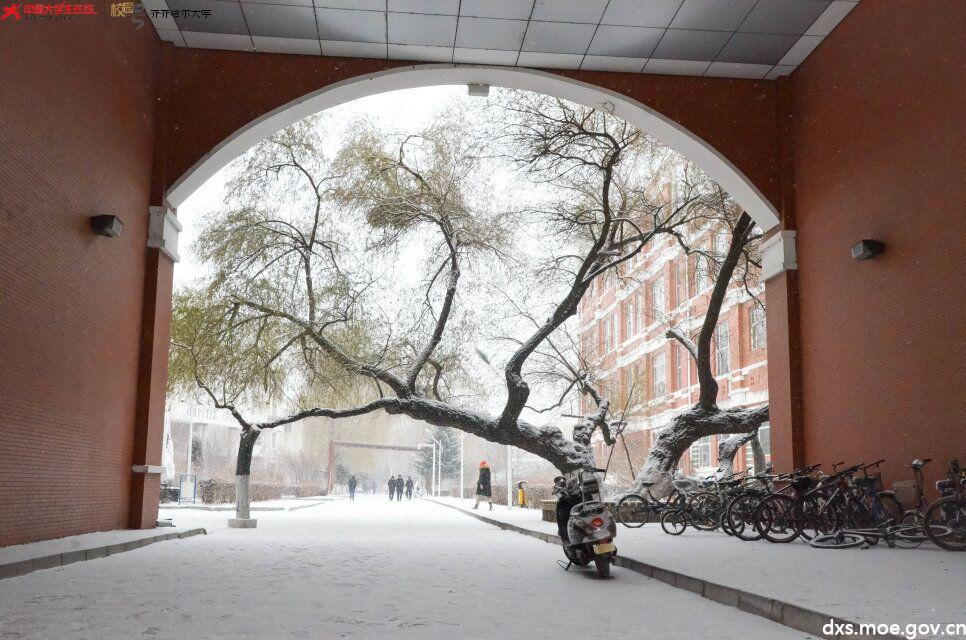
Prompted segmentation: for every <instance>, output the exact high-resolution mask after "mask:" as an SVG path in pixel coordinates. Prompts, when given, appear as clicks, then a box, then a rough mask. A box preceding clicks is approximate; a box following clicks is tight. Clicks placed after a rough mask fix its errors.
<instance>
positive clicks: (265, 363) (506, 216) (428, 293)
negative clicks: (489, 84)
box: [171, 92, 767, 517]
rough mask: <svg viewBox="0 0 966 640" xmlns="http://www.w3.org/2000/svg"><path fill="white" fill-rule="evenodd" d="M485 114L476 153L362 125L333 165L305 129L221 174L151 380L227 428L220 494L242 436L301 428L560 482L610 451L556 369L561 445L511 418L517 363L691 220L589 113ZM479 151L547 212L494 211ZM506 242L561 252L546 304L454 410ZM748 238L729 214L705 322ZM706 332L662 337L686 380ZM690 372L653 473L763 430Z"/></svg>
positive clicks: (529, 102)
mask: <svg viewBox="0 0 966 640" xmlns="http://www.w3.org/2000/svg"><path fill="white" fill-rule="evenodd" d="M494 108H495V109H497V110H498V118H497V120H498V121H499V130H498V131H497V132H495V133H492V134H491V135H490V136H489V137H486V136H484V137H482V138H481V137H479V136H475V135H472V134H471V132H470V131H469V128H468V126H467V125H466V124H465V122H464V121H461V120H460V119H458V118H452V117H451V118H442V119H440V121H439V122H438V123H437V124H435V125H434V126H432V127H429V128H428V129H427V130H425V131H422V132H420V133H418V134H407V135H399V136H395V135H388V134H384V133H382V132H379V131H377V130H375V129H372V128H371V127H367V126H365V125H364V124H363V125H360V126H359V127H358V133H357V134H356V135H355V136H354V137H353V139H352V140H350V141H349V142H348V143H347V144H345V145H344V146H343V147H342V149H341V150H340V151H339V153H338V154H337V155H335V156H334V157H330V156H329V155H328V154H327V153H326V151H325V149H326V145H325V144H324V143H323V141H322V140H321V138H320V133H319V132H320V131H321V130H323V128H324V127H323V126H322V125H321V124H320V123H319V122H318V121H317V120H316V119H308V120H306V121H303V122H301V123H297V124H296V125H293V126H292V127H289V128H287V129H285V130H283V131H280V132H278V133H276V134H275V135H273V136H271V137H270V138H268V139H267V140H265V141H263V142H262V143H260V144H258V145H256V147H255V148H254V149H253V150H252V151H251V152H249V153H248V154H246V156H245V157H244V158H243V159H242V161H241V163H240V164H239V165H237V166H236V172H235V175H234V177H233V179H232V180H231V181H230V182H229V184H228V198H227V199H226V204H227V207H226V209H225V210H223V211H218V212H215V213H213V214H212V215H211V216H209V218H208V219H207V220H206V225H205V231H204V232H203V234H202V236H201V238H200V240H199V242H198V244H197V254H198V256H199V258H200V259H201V261H202V262H203V263H204V264H205V265H206V266H207V267H208V273H207V276H206V278H205V281H204V283H203V284H202V285H201V286H200V287H198V288H197V289H195V290H192V291H189V292H187V293H185V294H183V295H180V296H178V297H177V298H176V300H175V307H176V310H175V322H174V330H173V339H174V343H175V348H174V349H173V357H172V375H171V378H172V381H173V384H175V385H181V386H182V387H184V386H189V385H194V386H196V387H197V388H198V389H200V390H201V391H202V392H203V393H204V394H205V395H206V396H207V397H208V398H209V399H210V401H211V402H212V403H213V404H214V405H215V406H216V407H219V408H224V409H227V410H228V411H230V412H231V414H232V415H233V416H234V417H235V419H236V421H238V423H239V424H240V425H241V427H242V435H241V440H240V444H239V452H238V463H237V469H236V474H237V476H238V483H237V486H238V487H243V486H247V481H248V476H249V475H250V470H251V453H252V449H253V447H254V443H255V441H256V439H257V438H258V435H259V433H261V432H262V431H263V430H266V429H272V428H275V427H278V426H280V425H284V424H289V423H292V422H296V421H299V420H302V419H304V418H308V417H326V418H333V419H343V418H349V417H355V416H363V415H366V414H370V413H372V412H376V411H384V412H386V413H389V414H395V415H405V416H409V417H410V418H413V419H416V420H420V421H423V422H425V423H428V424H431V425H436V426H440V427H452V428H455V429H460V430H462V431H466V432H469V433H471V434H474V435H477V436H479V437H481V438H484V439H486V440H489V441H491V442H497V443H501V444H507V445H513V446H516V447H519V448H521V449H524V450H526V451H529V452H531V453H534V454H536V455H538V456H540V457H542V458H544V459H546V460H548V461H550V462H551V463H552V464H554V465H555V466H556V467H557V468H559V469H560V470H562V471H569V470H573V469H578V468H588V467H593V466H594V459H593V455H592V450H591V447H590V444H591V439H592V436H593V434H594V432H595V431H596V430H597V429H598V428H600V429H601V430H602V432H603V435H604V438H605V440H606V441H607V442H613V439H612V436H611V433H610V425H611V424H612V423H613V422H614V421H615V420H616V421H617V422H620V421H621V419H622V417H621V416H620V415H616V416H615V415H614V414H615V411H614V410H613V409H612V404H613V401H612V399H611V398H609V397H607V395H606V393H602V392H601V390H600V389H598V388H597V387H596V386H595V384H594V380H592V378H591V377H590V375H589V374H588V372H587V371H584V370H581V369H580V368H575V369H572V370H570V371H569V375H570V376H571V377H572V380H573V384H572V385H571V388H572V389H577V390H579V392H580V393H582V394H584V395H586V396H588V397H590V398H591V399H592V401H593V409H592V410H591V411H589V412H588V413H587V414H586V415H584V416H582V417H581V418H580V419H579V421H578V423H577V425H576V426H575V427H574V428H573V435H572V438H570V437H567V436H566V435H565V434H564V432H563V430H562V429H561V427H559V426H555V425H552V424H544V425H537V424H534V423H533V422H530V421H527V420H525V419H523V418H522V417H521V416H522V414H523V412H524V411H525V410H528V409H530V408H532V407H529V400H530V396H531V386H530V383H531V382H535V381H539V379H540V376H539V375H534V374H533V371H532V367H539V366H540V363H539V360H540V358H539V357H537V358H533V356H534V355H535V354H536V353H537V352H538V351H541V352H543V353H544V354H547V353H552V352H553V351H554V350H555V349H556V346H555V344H556V343H555V338H554V336H555V335H557V334H558V333H559V332H561V331H562V329H563V328H564V325H565V324H566V323H567V322H568V321H569V320H570V319H572V318H574V316H575V315H576V313H577V310H578V305H579V303H580V301H581V299H582V298H583V297H584V295H585V294H586V293H587V291H588V289H589V288H590V287H591V285H592V283H593V282H594V281H595V280H596V279H599V278H602V277H605V276H607V275H608V274H613V275H614V276H615V277H622V276H621V274H622V273H623V269H624V268H625V267H626V265H627V263H628V261H630V260H631V259H633V258H634V257H635V256H636V255H638V254H640V252H641V251H642V250H643V248H644V247H645V246H646V245H647V243H648V242H650V241H651V240H652V239H653V238H655V237H657V236H658V235H660V234H668V235H670V236H673V237H675V238H677V239H678V241H679V242H681V243H682V246H686V244H685V243H686V239H687V237H688V232H689V230H690V229H693V228H694V227H695V226H697V225H700V224H703V223H704V222H705V219H706V217H707V214H706V208H701V207H696V206H693V205H694V204H695V203H696V201H697V200H698V197H699V194H698V193H697V192H695V193H694V194H688V195H686V196H685V197H682V198H681V199H680V201H679V202H676V203H674V205H673V206H665V204H664V203H653V202H651V201H650V200H649V198H648V196H647V189H646V185H645V184H643V183H642V181H641V176H642V175H644V174H646V173H647V172H646V169H647V164H648V162H649V160H650V158H652V156H653V152H654V149H655V148H656V147H657V146H658V145H657V143H656V142H655V141H653V140H652V139H650V138H649V137H648V136H646V135H645V134H644V133H643V132H642V131H640V130H638V129H636V128H634V127H632V126H630V125H628V124H627V123H625V122H623V121H621V120H619V119H617V118H615V117H613V116H612V115H611V114H609V113H608V112H607V110H606V109H589V108H584V107H578V106H576V105H573V104H570V103H566V102H564V101H561V100H557V99H554V98H550V97H547V96H542V95H538V94H528V93H517V92H505V93H502V94H501V97H500V99H499V100H497V101H495V104H494ZM494 144H496V145H498V146H499V148H500V149H502V151H501V152H500V153H502V154H503V156H504V157H507V158H510V159H512V160H513V161H514V162H515V163H516V164H517V165H518V166H519V167H520V168H521V169H523V171H524V173H525V175H526V176H527V179H528V180H530V181H531V183H532V184H533V185H547V186H549V187H552V188H553V189H552V191H553V193H554V194H555V195H554V197H552V198H550V199H549V202H546V203H545V204H544V205H543V206H540V207H529V206H528V207H507V206H500V205H499V203H494V202H493V199H492V197H491V194H490V193H489V192H488V191H487V190H486V188H485V179H483V178H481V174H485V166H484V165H485V162H486V159H487V158H488V157H492V156H493V155H494V152H493V145H494ZM514 229H515V230H516V231H517V233H518V234H519V233H523V234H530V236H532V237H538V236H544V237H546V238H548V239H549V240H550V241H551V242H556V243H557V244H556V246H558V247H561V248H562V250H561V251H559V252H557V253H555V254H554V255H552V256H550V258H549V259H548V260H546V261H545V263H544V265H543V267H542V268H541V269H539V270H538V272H537V274H536V276H537V279H538V280H540V284H541V286H542V287H543V288H544V289H545V290H546V291H550V292H552V293H553V295H552V296H550V298H551V299H550V301H549V302H548V303H547V304H545V305H544V306H543V307H542V308H541V311H542V312H543V313H542V315H541V316H540V317H541V319H539V320H537V319H536V318H537V316H536V315H533V316H532V318H531V319H533V322H532V325H531V327H530V328H529V330H527V331H526V332H525V333H524V334H523V335H522V336H521V337H519V338H518V339H517V343H516V344H515V345H514V348H513V349H512V352H511V353H509V355H508V357H507V358H506V362H505V365H503V367H502V378H503V381H502V383H503V389H504V393H505V395H506V400H505V402H504V404H503V407H502V409H501V410H500V411H499V412H498V413H496V414H489V413H486V412H483V411H481V410H479V409H478V407H477V406H475V405H474V404H473V397H472V395H471V394H467V393H466V390H467V389H468V388H471V387H472V380H471V378H472V374H471V372H469V371H468V370H467V367H466V363H467V362H468V360H469V359H470V358H471V355H470V354H469V353H468V349H470V348H471V347H470V345H471V344H472V341H471V340H469V339H468V335H467V332H468V331H471V330H472V329H473V327H474V325H473V322H472V319H471V317H470V316H471V314H470V312H469V311H468V310H466V309H465V305H463V306H461V305H460V304H459V301H460V295H459V292H460V290H461V287H463V288H465V286H466V285H464V284H463V283H464V280H465V274H467V273H471V274H472V273H478V272H479V271H480V270H481V269H484V268H487V267H488V265H491V264H496V263H500V262H504V263H506V262H508V261H510V262H512V258H511V256H509V255H508V246H509V244H510V240H511V238H510V231H511V230H514ZM750 233H751V224H750V218H748V216H747V215H742V216H741V217H740V218H739V219H738V221H737V223H736V224H735V226H734V239H735V240H734V242H733V245H732V249H733V253H734V255H732V252H729V255H728V257H727V258H726V259H725V260H724V261H723V263H722V265H721V268H720V270H719V282H718V283H717V284H716V286H715V292H714V293H713V294H712V301H713V302H714V301H715V300H717V303H716V304H717V309H720V304H721V300H722V299H723V296H724V291H725V289H726V288H727V283H728V282H729V281H730V278H731V276H732V274H733V272H734V270H735V267H736V265H737V264H738V257H739V255H740V254H741V252H742V251H743V250H744V248H745V247H746V245H747V242H748V241H749V237H750ZM414 245H419V246H420V247H421V250H422V252H423V253H422V254H421V255H423V256H424V257H425V259H424V261H423V265H422V268H424V269H425V277H424V279H423V280H422V285H421V291H420V292H419V293H418V295H417V292H416V291H415V290H414V289H409V288H406V287H405V286H403V284H401V282H402V280H403V277H402V276H403V275H404V274H402V273H401V270H403V269H405V267H401V266H400V265H402V264H404V262H403V261H402V258H403V254H404V253H405V252H406V250H407V248H409V247H412V246H414ZM409 268H415V267H413V266H410V267H409ZM512 270H513V269H512V268H510V269H509V271H512ZM722 283H723V284H722ZM719 289H720V291H719ZM411 302H415V303H416V304H415V306H416V311H413V310H412V306H413V305H412V304H408V303H411ZM716 318H717V310H715V311H714V312H710V311H709V316H708V318H706V321H705V324H706V326H705V328H703V329H702V332H701V335H700V336H699V339H698V342H697V344H696V345H694V344H692V343H691V342H690V340H689V339H687V338H686V337H683V336H682V337H681V338H679V339H681V340H682V341H683V342H684V343H685V345H686V346H688V345H690V347H689V348H690V349H691V351H692V352H693V354H694V357H695V358H696V360H697V361H698V363H699V370H702V369H701V367H702V363H704V364H707V362H708V352H709V345H710V332H711V330H712V329H713V327H714V323H715V322H716ZM709 323H710V324H709ZM709 327H710V328H709ZM531 360H532V363H531ZM565 360H566V358H564V359H563V361H565ZM533 363H535V364H533ZM565 368H566V367H565ZM708 372H709V373H708V374H707V375H704V374H702V401H701V403H699V406H698V407H696V408H695V409H694V410H693V411H691V412H689V413H688V416H689V417H688V418H687V420H686V421H682V422H681V424H682V425H685V422H686V428H683V429H681V430H678V431H680V433H679V435H678V436H676V437H675V438H666V437H664V436H662V438H664V440H663V441H661V440H659V444H661V443H662V442H663V444H662V448H661V450H662V451H666V452H667V457H668V458H670V457H671V456H673V454H674V452H675V451H677V450H678V448H680V447H681V446H686V445H683V444H682V443H684V442H685V441H687V442H688V444H690V441H688V440H687V439H688V438H690V437H691V436H693V435H694V434H698V433H700V434H702V435H703V434H704V433H705V432H707V433H726V432H727V433H733V432H739V431H742V430H747V428H748V425H750V424H751V423H753V422H755V421H756V420H758V418H759V417H760V416H761V415H764V416H765V417H767V409H766V410H765V412H764V414H761V412H760V411H759V412H757V413H756V412H745V413H742V412H735V411H722V410H719V409H717V408H716V406H715V405H714V396H715V393H716V390H717V385H716V383H715V382H714V378H713V376H711V375H710V369H708ZM528 380H529V381H528ZM255 399H262V400H271V401H272V402H273V403H275V406H279V407H282V406H283V405H284V408H285V413H284V414H283V415H281V417H278V418H276V419H272V420H268V421H263V422H259V423H253V422H251V421H249V420H248V419H246V417H245V415H244V411H243V409H242V407H243V406H244V405H245V404H246V403H250V402H251V401H253V400H255ZM682 420H684V419H683V418H682ZM759 423H760V422H759ZM676 432H677V431H676ZM654 455H655V454H654V453H652V458H653V457H654ZM676 460H677V458H674V460H673V461H672V464H673V462H676ZM652 466H653V465H652ZM656 468H661V469H663V463H661V464H657V467H656ZM239 491H242V489H239ZM243 501H244V500H243V496H242V493H239V516H240V517H247V507H246V512H245V513H242V510H241V503H242V502H243Z"/></svg>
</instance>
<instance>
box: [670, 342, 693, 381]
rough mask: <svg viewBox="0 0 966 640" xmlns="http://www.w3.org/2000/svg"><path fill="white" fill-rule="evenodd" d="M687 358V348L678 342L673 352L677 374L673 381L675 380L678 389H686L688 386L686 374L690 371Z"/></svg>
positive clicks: (688, 356)
mask: <svg viewBox="0 0 966 640" xmlns="http://www.w3.org/2000/svg"><path fill="white" fill-rule="evenodd" d="M689 358H690V355H688V350H687V349H686V348H685V346H684V345H683V344H679V345H678V346H677V350H676V351H675V354H674V360H675V363H674V365H675V374H676V376H677V377H676V380H675V382H677V385H678V389H686V388H687V387H688V386H690V385H689V384H688V380H687V376H688V375H690V373H691V363H690V362H689V360H688V359H689Z"/></svg>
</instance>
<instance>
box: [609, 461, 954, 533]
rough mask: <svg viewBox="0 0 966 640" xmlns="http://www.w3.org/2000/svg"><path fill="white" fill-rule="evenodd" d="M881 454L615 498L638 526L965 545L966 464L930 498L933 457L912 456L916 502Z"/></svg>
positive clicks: (681, 479) (676, 481) (678, 481)
mask: <svg viewBox="0 0 966 640" xmlns="http://www.w3.org/2000/svg"><path fill="white" fill-rule="evenodd" d="M883 462H884V460H877V461H876V462H872V463H869V464H865V463H862V464H855V465H852V466H849V467H843V465H844V462H838V463H835V464H833V465H832V468H831V473H825V472H824V471H823V470H822V468H821V467H822V465H818V464H817V465H813V466H811V467H806V468H803V469H796V470H795V471H793V472H791V473H781V474H775V473H771V469H770V468H769V469H767V470H766V471H765V472H763V473H758V474H755V475H748V474H746V473H745V472H738V473H735V474H732V475H730V476H727V477H725V478H717V479H715V478H705V479H702V480H696V479H694V478H689V477H687V476H683V475H675V476H674V477H673V478H672V479H671V484H672V487H673V489H672V490H671V491H670V492H669V493H667V495H663V496H660V497H658V496H655V495H654V493H652V488H653V483H645V484H644V485H643V488H642V492H641V493H630V494H627V495H625V496H624V497H622V498H621V499H620V501H618V503H617V519H618V520H619V521H620V522H621V523H622V524H623V525H625V526H627V527H631V528H636V527H641V526H643V525H644V523H645V522H648V521H652V520H654V519H659V520H660V523H661V528H662V529H663V530H664V531H665V532H666V533H668V534H670V535H680V534H682V533H684V531H685V530H686V529H687V528H688V527H692V528H694V529H697V530H699V531H713V530H716V529H720V530H722V531H724V532H725V533H727V534H728V535H731V536H734V537H736V538H738V539H740V540H747V541H751V540H761V539H764V540H767V541H769V542H774V543H788V542H792V541H793V540H797V539H802V540H804V541H806V542H808V543H809V544H810V545H811V546H813V547H817V548H822V549H847V548H851V547H858V546H862V545H869V546H871V545H876V544H878V543H879V542H880V541H885V543H886V544H887V545H888V546H889V547H901V548H913V547H918V546H919V545H921V544H922V543H923V542H925V541H926V540H931V541H932V542H934V543H935V544H936V545H937V546H939V547H941V548H943V549H947V550H949V551H964V550H966V470H964V469H962V468H961V467H960V465H959V462H958V461H957V460H953V461H951V462H950V463H949V467H948V470H947V474H946V478H945V479H943V480H940V481H938V482H936V490H937V492H938V494H939V496H938V498H936V499H934V500H933V501H932V502H928V501H927V500H926V498H925V494H924V491H923V471H922V470H923V468H924V467H925V466H926V465H927V464H929V462H931V459H926V460H922V459H916V460H913V461H912V462H911V463H910V464H909V465H907V467H908V468H909V469H911V470H912V475H913V478H914V480H913V487H914V494H915V495H914V498H913V501H914V502H915V504H914V505H911V504H906V505H903V504H902V502H901V501H900V500H899V499H898V498H897V496H896V493H895V492H894V491H889V490H883V487H882V478H881V475H880V473H879V471H878V470H879V466H880V465H881V464H882V463H883Z"/></svg>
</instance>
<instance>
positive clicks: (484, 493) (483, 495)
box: [473, 460, 493, 511]
mask: <svg viewBox="0 0 966 640" xmlns="http://www.w3.org/2000/svg"><path fill="white" fill-rule="evenodd" d="M492 495H493V488H492V487H491V486H490V465H488V464H486V460H484V461H482V462H481V463H480V477H479V479H478V480H477V481H476V504H474V505H473V508H474V509H477V508H479V506H480V500H486V501H487V502H488V503H490V511H493V499H492V498H491V496H492Z"/></svg>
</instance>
